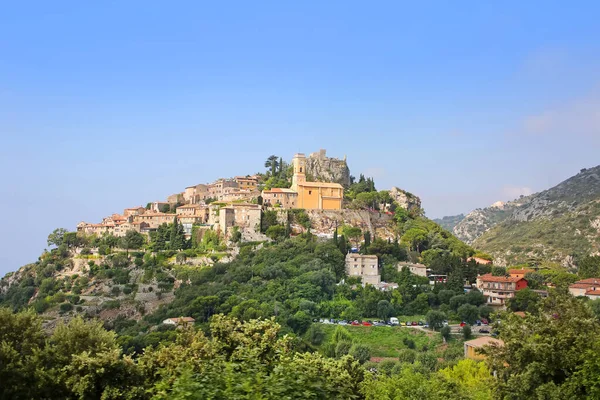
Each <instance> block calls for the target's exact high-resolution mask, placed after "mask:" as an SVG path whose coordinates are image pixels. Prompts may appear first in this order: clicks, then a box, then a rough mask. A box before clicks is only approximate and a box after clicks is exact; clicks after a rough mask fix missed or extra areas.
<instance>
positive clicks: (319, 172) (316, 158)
mask: <svg viewBox="0 0 600 400" xmlns="http://www.w3.org/2000/svg"><path fill="white" fill-rule="evenodd" d="M306 174H307V175H308V177H310V178H311V179H314V180H315V181H317V182H336V183H339V184H341V185H344V186H348V185H350V168H348V164H347V163H346V157H344V159H343V160H340V159H339V158H333V157H327V155H326V151H325V149H321V150H320V151H319V152H316V153H311V154H310V156H308V158H307V159H306Z"/></svg>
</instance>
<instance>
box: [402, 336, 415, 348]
mask: <svg viewBox="0 0 600 400" xmlns="http://www.w3.org/2000/svg"><path fill="white" fill-rule="evenodd" d="M402 343H404V345H405V346H406V347H407V348H409V349H413V350H414V349H415V348H416V347H417V346H416V345H415V341H414V340H412V339H409V338H406V337H405V338H404V339H402Z"/></svg>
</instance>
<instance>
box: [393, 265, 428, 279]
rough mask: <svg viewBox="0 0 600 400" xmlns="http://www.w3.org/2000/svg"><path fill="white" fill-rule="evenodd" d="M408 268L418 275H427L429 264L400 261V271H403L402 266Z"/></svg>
mask: <svg viewBox="0 0 600 400" xmlns="http://www.w3.org/2000/svg"><path fill="white" fill-rule="evenodd" d="M404 267H406V268H408V270H409V271H410V273H411V274H415V275H418V276H425V277H426V276H427V272H428V271H427V266H425V265H423V264H414V263H409V262H400V263H398V272H400V271H402V268H404Z"/></svg>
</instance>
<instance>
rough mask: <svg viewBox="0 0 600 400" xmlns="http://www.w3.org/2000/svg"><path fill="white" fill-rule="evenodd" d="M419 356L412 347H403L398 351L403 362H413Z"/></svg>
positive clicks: (400, 360) (399, 359) (399, 358)
mask: <svg viewBox="0 0 600 400" xmlns="http://www.w3.org/2000/svg"><path fill="white" fill-rule="evenodd" d="M416 358H417V353H416V352H415V351H414V350H411V349H401V350H400V351H399V352H398V361H399V362H401V363H408V364H412V363H414V362H415V360H416Z"/></svg>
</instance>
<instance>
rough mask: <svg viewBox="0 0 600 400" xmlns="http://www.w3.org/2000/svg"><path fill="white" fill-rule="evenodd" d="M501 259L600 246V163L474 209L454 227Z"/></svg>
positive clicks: (562, 255) (562, 257)
mask: <svg viewBox="0 0 600 400" xmlns="http://www.w3.org/2000/svg"><path fill="white" fill-rule="evenodd" d="M452 231H453V232H454V234H455V235H456V236H457V237H458V238H460V239H461V240H463V241H465V242H467V243H470V244H473V246H474V247H475V248H477V249H480V250H483V251H485V252H487V253H490V254H492V255H493V256H494V257H495V259H496V263H497V264H514V263H520V262H526V261H534V262H535V261H536V260H554V261H559V262H561V263H563V264H564V265H570V264H571V261H572V257H571V256H572V255H578V254H591V253H597V252H598V251H600V166H597V167H594V168H589V169H582V170H581V172H580V173H579V174H577V175H575V176H573V177H571V178H569V179H567V180H565V181H564V182H562V183H560V184H558V185H557V186H555V187H553V188H550V189H548V190H545V191H543V192H540V193H535V194H533V195H531V196H526V197H522V198H520V199H517V200H515V201H511V202H508V203H501V202H499V203H495V204H493V205H492V206H490V207H487V208H484V209H477V210H475V211H473V212H471V213H469V214H468V215H467V216H466V217H465V218H464V219H463V220H462V221H460V222H459V223H458V224H457V225H456V226H455V227H454V229H453V230H452Z"/></svg>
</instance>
